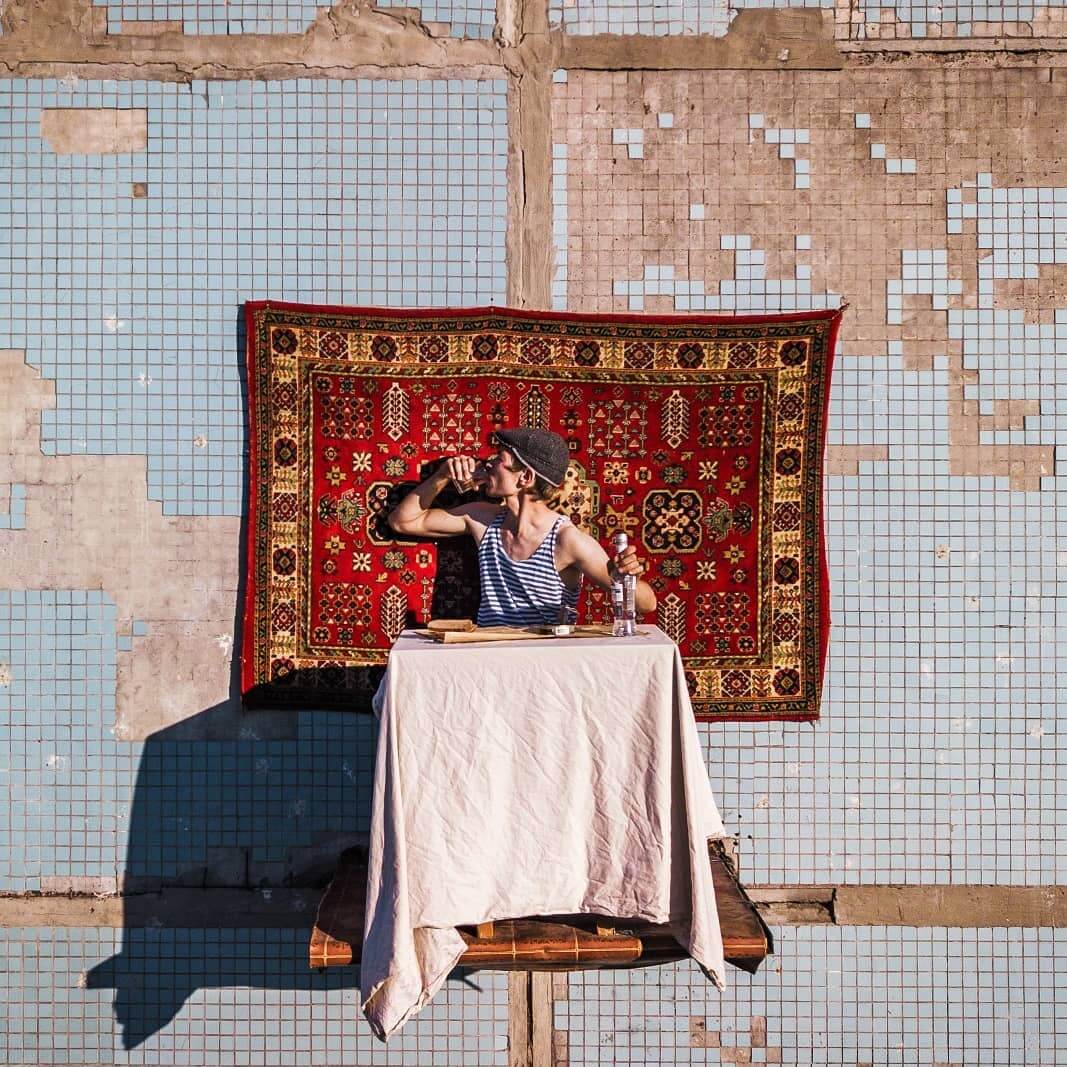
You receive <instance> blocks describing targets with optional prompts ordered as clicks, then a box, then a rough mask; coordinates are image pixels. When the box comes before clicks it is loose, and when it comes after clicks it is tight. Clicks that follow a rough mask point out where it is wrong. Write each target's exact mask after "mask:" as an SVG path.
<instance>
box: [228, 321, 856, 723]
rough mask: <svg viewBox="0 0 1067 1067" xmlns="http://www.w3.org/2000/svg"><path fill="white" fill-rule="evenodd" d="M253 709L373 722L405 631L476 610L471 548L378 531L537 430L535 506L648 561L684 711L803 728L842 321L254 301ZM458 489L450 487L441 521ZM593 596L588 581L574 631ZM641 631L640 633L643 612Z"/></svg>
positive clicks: (819, 655)
mask: <svg viewBox="0 0 1067 1067" xmlns="http://www.w3.org/2000/svg"><path fill="white" fill-rule="evenodd" d="M246 316H247V331H248V373H249V404H250V442H249V448H250V452H249V455H250V472H249V474H250V477H249V485H250V514H249V536H248V583H247V590H246V604H245V620H244V622H245V625H244V647H243V652H242V662H243V675H242V683H243V684H242V688H243V690H244V693H245V697H246V699H247V700H249V701H250V702H257V703H281V704H290V705H299V704H313V705H315V706H318V707H331V706H332V707H347V708H355V709H360V710H367V709H369V701H370V696H371V694H372V693H373V692H374V689H375V688H376V687H377V683H378V680H379V678H380V677H381V673H382V671H383V670H384V664H385V661H386V658H387V655H388V650H389V647H390V646H391V644H392V642H393V640H394V639H395V638H396V636H397V635H398V634H399V633H400V631H401V630H402V629H404V628H405V627H406V626H413V625H419V624H422V623H424V622H425V621H427V620H428V619H430V618H438V617H453V616H473V615H474V613H475V612H476V610H477V605H478V570H477V559H476V555H475V546H474V545H473V543H471V542H470V541H469V539H467V538H450V539H446V540H442V541H436V542H435V541H420V540H417V539H411V538H405V537H400V536H398V535H397V534H396V533H394V531H393V530H392V529H391V528H390V527H389V525H388V523H387V522H386V518H385V517H386V515H387V514H388V512H389V510H390V509H391V508H392V507H394V506H395V505H396V503H398V502H399V500H400V499H401V498H402V497H403V496H404V495H405V494H406V493H407V492H409V491H410V490H411V489H412V488H413V487H414V486H415V485H416V484H418V482H419V481H421V480H422V479H424V478H425V477H427V476H428V475H429V474H430V473H431V472H432V470H433V469H434V467H435V466H436V465H437V464H438V463H439V462H440V461H441V460H442V459H443V458H446V457H448V456H452V455H457V454H460V453H465V454H474V455H484V454H486V453H487V452H488V451H490V450H491V448H492V446H491V443H490V439H491V434H492V432H493V430H495V429H500V428H503V427H506V426H516V425H525V426H543V427H547V428H549V429H552V430H555V431H556V432H558V433H560V434H562V435H563V436H564V437H565V438H566V439H567V442H568V445H569V447H570V453H571V465H570V470H569V471H568V475H567V479H566V481H565V483H564V485H563V487H562V488H561V490H560V493H559V496H558V498H557V499H556V500H555V501H553V502H552V503H551V504H550V506H551V507H553V509H554V510H556V511H560V512H562V513H565V514H568V515H570V516H571V518H572V519H573V521H574V522H576V523H577V524H578V525H580V526H581V528H582V529H584V530H586V531H587V532H588V533H590V534H591V535H592V536H593V537H595V538H597V540H599V541H600V542H601V543H603V544H604V545H605V546H606V547H608V546H609V542H610V538H611V535H612V533H613V532H614V531H615V530H620V529H621V530H625V531H626V532H627V534H628V535H629V536H630V539H631V542H632V543H635V544H636V545H637V548H638V551H639V552H640V553H641V555H642V556H643V557H644V558H645V559H646V561H647V562H648V564H649V570H648V572H647V574H646V576H645V577H646V579H647V580H648V581H649V583H650V584H651V585H652V587H653V588H654V589H655V591H656V596H657V600H658V609H657V613H656V618H655V620H654V621H655V622H656V623H657V624H658V625H659V626H661V627H662V628H663V630H664V631H666V632H667V633H668V634H669V635H670V636H671V637H672V638H673V639H674V640H675V641H676V642H677V643H678V645H679V647H680V649H681V651H682V656H683V660H684V663H685V666H686V678H687V681H688V684H689V689H690V693H691V695H692V698H693V702H694V705H695V709H696V711H697V714H698V716H700V717H704V718H715V719H811V718H814V717H816V716H817V714H818V705H819V691H820V686H821V678H822V668H823V660H824V657H825V648H826V638H827V633H828V619H827V606H828V603H827V602H828V591H827V584H826V574H825V563H824V552H823V543H822V488H821V487H822V450H823V438H824V432H825V420H826V402H827V392H828V383H829V374H830V366H831V361H832V354H833V343H834V339H835V336H836V332H837V326H838V323H839V321H840V312H809V313H804V314H793V315H779V316H769V317H763V318H760V319H752V318H726V317H712V316H700V317H685V318H683V317H680V316H672V317H669V318H655V317H646V316H635V315H620V316H611V317H608V316H594V315H586V316H582V315H561V314H555V313H531V312H516V311H509V310H504V309H494V308H490V309H476V310H473V311H452V312H422V311H419V312H410V311H407V312H405V311H396V312H393V311H385V310H381V309H344V308H318V307H313V306H304V305H295V304H280V303H274V302H257V303H250V304H249V305H247V308H246ZM467 499H473V497H460V496H458V495H456V494H455V493H454V492H453V491H452V490H451V489H450V490H448V491H446V493H444V494H442V495H441V496H440V497H438V500H437V502H436V504H437V506H440V507H449V506H453V505H455V504H458V503H461V502H464V501H465V500H467ZM609 614H610V609H609V604H608V598H607V597H606V595H605V594H603V593H602V592H601V591H600V590H599V589H595V588H594V587H591V586H590V584H589V583H586V589H585V591H584V593H583V597H582V603H581V605H580V606H579V618H580V620H581V621H603V620H604V619H606V618H607V617H608V616H609ZM646 621H649V622H651V621H653V620H652V619H651V618H649V619H647V620H646Z"/></svg>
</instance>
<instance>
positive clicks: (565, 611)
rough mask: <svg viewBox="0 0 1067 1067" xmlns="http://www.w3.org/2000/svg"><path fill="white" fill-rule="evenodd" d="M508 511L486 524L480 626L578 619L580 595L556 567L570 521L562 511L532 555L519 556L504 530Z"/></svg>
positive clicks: (480, 550)
mask: <svg viewBox="0 0 1067 1067" xmlns="http://www.w3.org/2000/svg"><path fill="white" fill-rule="evenodd" d="M506 515H507V512H506V511H504V510H502V511H501V512H500V514H499V515H498V516H497V517H496V518H495V519H494V520H493V521H492V522H491V523H490V524H489V526H487V527H486V530H485V533H484V534H483V535H482V540H481V543H480V544H479V545H478V573H479V575H480V577H481V582H482V602H481V605H480V606H479V608H478V619H477V622H478V625H479V626H533V625H536V624H542V625H544V624H549V623H556V622H569V623H574V622H577V621H578V597H579V596H580V594H581V591H582V585H581V580H580V579H579V583H578V588H577V589H568V588H567V586H566V585H564V584H563V579H562V578H560V576H559V571H557V570H556V533H557V531H558V530H559V528H560V527H561V526H562V525H563V524H564V523H565V522H570V519H568V518H567V517H566V516H565V515H560V516H559V517H558V518H557V519H556V521H555V522H554V523H553V524H552V529H551V530H549V531H548V533H547V534H545V538H544V540H543V541H542V542H541V543H540V544H539V545H538V546H537V551H536V552H534V554H533V555H532V556H530V558H529V559H523V560H514V559H512V558H511V557H510V556H509V555H508V554H507V553H506V552H505V551H504V543H503V542H502V541H501V539H500V530H501V527H502V526H503V524H504V517H505V516H506Z"/></svg>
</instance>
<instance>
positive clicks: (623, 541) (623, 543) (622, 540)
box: [611, 530, 630, 552]
mask: <svg viewBox="0 0 1067 1067" xmlns="http://www.w3.org/2000/svg"><path fill="white" fill-rule="evenodd" d="M611 543H612V544H613V545H614V546H615V551H616V552H623V551H625V550H626V549H627V548H628V547H629V545H630V539H629V537H627V536H626V534H625V533H624V532H623V531H622V530H620V531H619V532H618V533H617V534H616V535H615V536H614V537H613V538H612V539H611Z"/></svg>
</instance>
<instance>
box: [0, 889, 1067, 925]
mask: <svg viewBox="0 0 1067 1067" xmlns="http://www.w3.org/2000/svg"><path fill="white" fill-rule="evenodd" d="M746 891H747V893H748V895H749V896H750V897H751V899H752V901H753V902H754V903H755V904H756V906H757V907H758V909H759V911H760V913H761V915H762V916H763V918H764V919H765V920H766V921H767V922H768V923H772V924H774V925H785V926H792V925H809V924H812V923H820V924H831V925H837V926H962V927H990V926H1029V927H1044V926H1049V927H1059V926H1067V886H985V885H977V886H966V885H964V886H885V885H871V886H753V887H748V888H747V889H746ZM321 895H322V890H321V889H317V888H300V889H291V888H277V889H274V888H265V889H164V890H162V891H160V892H157V893H140V894H130V893H127V894H125V895H111V896H108V895H104V894H99V895H93V894H91V893H80V894H65V895H58V894H53V895H49V894H42V893H8V894H3V895H0V928H4V927H23V926H56V927H62V926H71V927H78V926H101V927H116V928H118V927H123V926H129V927H142V926H166V927H186V926H191V927H196V928H202V927H204V928H206V927H210V928H223V929H231V928H238V929H239V928H242V927H250V926H251V927H273V928H292V927H300V928H304V927H306V928H308V929H309V930H310V927H311V923H312V921H313V919H314V916H315V910H316V908H317V905H318V901H319V898H320V896H321Z"/></svg>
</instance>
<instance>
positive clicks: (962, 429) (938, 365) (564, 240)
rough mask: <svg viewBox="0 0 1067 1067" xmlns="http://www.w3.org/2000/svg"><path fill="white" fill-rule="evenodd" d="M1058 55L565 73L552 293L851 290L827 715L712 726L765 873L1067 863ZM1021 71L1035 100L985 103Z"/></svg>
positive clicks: (728, 797) (782, 297) (715, 296)
mask: <svg viewBox="0 0 1067 1067" xmlns="http://www.w3.org/2000/svg"><path fill="white" fill-rule="evenodd" d="M1041 82H1042V75H1041V73H1039V72H1036V71H1028V72H1019V73H1016V74H1014V75H986V74H963V75H960V74H952V73H942V72H933V73H931V74H929V75H925V76H924V75H921V74H917V73H915V72H911V73H909V75H908V77H907V95H906V97H905V96H902V95H898V94H897V92H896V91H895V90H896V89H897V86H896V85H895V79H887V78H886V75H885V74H884V73H882V72H879V73H877V74H873V73H872V74H871V75H865V74H862V73H856V74H853V75H851V76H850V78H849V86H848V92H847V93H842V91H841V83H840V80H839V79H838V78H837V77H835V76H827V75H818V74H798V75H761V74H750V73H746V74H733V73H729V72H715V73H709V74H695V73H677V74H675V73H671V74H651V73H650V74H643V73H633V74H612V73H596V72H585V73H575V72H570V73H569V74H568V75H567V77H566V78H562V77H558V76H557V78H556V79H555V82H554V86H553V88H554V92H555V97H556V111H555V114H556V122H555V134H554V139H555V143H556V148H555V151H554V155H555V161H556V172H557V175H558V174H559V162H560V161H561V160H564V161H567V162H568V163H569V164H570V165H569V168H568V170H567V173H566V180H565V181H561V180H560V179H559V177H557V179H556V187H555V193H554V195H555V196H556V220H557V229H556V262H557V267H556V281H555V290H554V299H555V301H556V303H557V306H561V307H563V306H566V307H570V308H574V309H584V310H597V311H606V310H609V309H613V308H614V309H622V308H626V307H628V308H629V309H631V310H641V309H644V310H649V311H685V310H704V309H709V310H719V309H724V310H735V309H736V310H757V311H761V310H765V311H777V310H792V309H796V308H808V307H812V306H815V307H821V306H827V305H829V304H833V305H836V304H837V303H838V301H839V297H838V295H837V294H844V296H845V298H846V299H848V300H850V301H851V302H852V306H851V307H850V309H849V311H848V313H847V317H846V320H845V327H844V342H845V347H844V354H843V355H842V356H840V357H839V359H838V361H837V364H836V366H835V370H834V384H833V386H832V389H831V419H830V427H829V436H828V440H829V443H830V445H831V446H832V447H837V448H839V449H841V450H843V451H842V455H844V456H845V457H846V458H848V457H851V460H850V463H849V465H850V466H851V469H849V470H847V471H844V472H842V473H838V474H835V475H832V476H830V477H829V478H828V480H827V498H826V499H827V522H826V532H827V541H828V552H829V562H830V569H831V575H832V578H831V589H832V603H831V615H832V618H833V623H834V625H833V629H832V631H831V647H830V655H829V667H828V672H827V677H826V683H825V695H824V705H823V706H824V715H823V720H822V722H821V724H820V726H819V728H818V729H817V730H814V731H813V730H812V729H811V728H809V727H806V726H781V725H777V726H773V727H758V726H757V727H750V726H746V727H744V728H737V727H726V728H718V727H705V728H704V737H705V742H706V746H707V753H708V760H709V765H710V766H711V767H712V775H713V778H714V779H715V780H717V781H721V782H722V783H723V784H722V788H721V797H722V802H723V806H724V809H725V810H726V812H727V817H728V820H729V821H731V822H733V823H734V824H735V825H736V826H737V828H738V829H739V830H740V831H741V832H742V833H743V834H744V835H745V837H746V843H745V851H746V853H747V855H746V863H747V864H748V867H747V870H748V873H749V876H750V877H752V878H753V879H754V880H756V881H760V882H773V883H777V882H810V881H814V882H837V883H865V882H866V883H887V882H889V883H900V882H910V883H938V884H947V883H963V884H965V883H1006V884H1029V885H1039V884H1049V883H1055V882H1062V881H1063V880H1064V879H1065V878H1067V851H1065V850H1064V848H1063V846H1062V845H1061V844H1060V843H1059V842H1060V841H1061V840H1062V839H1063V829H1064V826H1065V819H1067V809H1065V807H1064V802H1063V794H1062V790H1061V788H1060V773H1061V772H1060V769H1059V755H1060V754H1061V752H1062V743H1061V736H1062V735H1061V734H1060V733H1059V726H1060V724H1061V723H1062V721H1063V720H1062V709H1063V708H1065V707H1067V699H1065V697H1067V692H1065V689H1064V683H1063V669H1064V666H1065V662H1067V661H1065V659H1064V653H1063V646H1062V637H1063V630H1062V620H1063V612H1064V604H1065V603H1067V601H1065V600H1064V599H1063V598H1064V592H1065V588H1064V585H1063V580H1062V573H1061V567H1062V562H1063V559H1064V558H1067V557H1065V555H1064V554H1065V550H1067V536H1065V531H1067V511H1065V508H1067V496H1065V495H1064V489H1063V485H1062V481H1061V478H1060V477H1057V476H1056V475H1057V473H1060V470H1059V469H1058V468H1056V467H1054V465H1053V460H1052V452H1053V449H1054V448H1055V446H1057V445H1058V444H1060V443H1061V442H1062V441H1063V440H1064V435H1065V432H1067V372H1065V371H1064V369H1063V368H1064V359H1063V356H1064V353H1065V352H1067V324H1061V323H1060V320H1061V318H1062V317H1063V316H1065V315H1067V310H1063V311H1061V310H1060V309H1059V307H1058V305H1057V289H1056V284H1055V282H1054V279H1053V276H1052V272H1051V268H1052V267H1053V266H1054V265H1055V264H1057V263H1059V262H1061V261H1065V260H1067V247H1065V246H1064V243H1063V236H1062V232H1063V227H1064V225H1065V224H1067V191H1065V190H1064V189H1062V188H1061V187H1060V186H1061V185H1062V184H1063V183H1064V182H1065V181H1067V174H1064V173H1063V172H1062V171H1061V170H1060V168H1059V162H1058V157H1057V155H1056V152H1055V148H1054V145H1055V144H1056V143H1057V139H1058V137H1059V136H1060V132H1059V131H1060V125H1061V121H1062V120H1061V115H1062V113H1063V103H1064V98H1063V92H1062V89H1060V88H1057V87H1056V84H1055V83H1054V84H1053V85H1052V86H1051V87H1049V86H1046V87H1045V88H1044V89H1042V90H1040V91H1039V86H1040V85H1041ZM899 88H900V89H903V80H902V81H901V83H900V86H899ZM1049 90H1051V91H1049ZM1031 93H1032V94H1033V95H1032V96H1031V95H1030V94H1031ZM1024 97H1025V98H1026V99H1029V100H1031V101H1033V105H1034V106H1033V110H1032V111H1031V114H1030V116H1029V118H1028V119H1027V120H1026V121H1025V124H1024V126H1023V128H1020V127H1019V125H1018V122H1019V120H1018V119H1017V118H1015V117H1013V118H1012V119H1010V120H1006V121H1005V123H1004V124H1003V126H1001V127H999V128H996V129H994V128H992V127H991V125H990V123H989V121H988V116H989V115H990V114H993V115H996V114H998V113H1001V109H1003V113H1005V114H1007V113H1009V112H1011V113H1012V114H1013V115H1014V114H1015V112H1014V111H1012V109H1013V107H1014V104H1015V102H1016V101H1017V100H1020V101H1021V99H1023V98H1024ZM916 113H921V114H922V115H923V116H924V121H923V125H922V131H923V132H922V136H921V137H919V136H918V127H917V126H916V125H915V124H914V119H913V115H914V114H916ZM620 133H624V134H625V135H626V136H625V138H620V136H619V135H620ZM785 134H788V135H789V136H788V138H786V137H784V135H785ZM635 142H638V143H639V144H640V146H641V152H640V153H635V152H634V151H632V147H633V145H634V143H635ZM887 145H888V146H889V147H888V149H887ZM1024 145H1027V146H1033V147H1028V148H1024V147H1023V146H1024ZM784 146H788V148H789V151H788V153H783V152H782V148H783V147H784ZM956 146H960V147H958V148H957V147H956ZM1040 146H1044V147H1043V148H1042V147H1040ZM887 152H888V153H890V156H888V157H887ZM889 158H893V159H897V160H898V161H899V160H900V159H901V158H904V159H905V160H906V161H907V162H909V163H910V164H912V166H909V167H908V168H906V169H904V168H899V167H898V168H893V169H889V168H887V167H886V166H885V163H886V162H888V159H889ZM994 160H996V165H997V167H998V173H997V174H996V175H995V176H994V175H993V174H992V171H991V167H992V165H993V161H994ZM802 161H803V162H804V163H805V164H806V166H805V167H804V169H803V173H804V174H805V175H806V176H808V177H809V178H810V184H807V183H805V184H804V185H803V186H798V185H797V178H798V176H799V174H800V173H801V172H800V171H799V170H798V169H797V167H798V165H799V164H800V163H801V162H802ZM609 171H610V172H611V173H612V175H613V181H612V183H611V184H610V186H604V185H603V184H602V183H601V182H600V181H599V176H600V175H602V174H604V173H606V172H609ZM1057 175H1058V177H1057ZM1009 185H1010V186H1011V188H1010V190H1009V189H1007V188H1005V186H1009ZM564 209H565V214H564V213H563V211H564ZM624 250H625V251H624ZM561 268H563V269H565V271H566V275H565V277H561V275H560V271H561ZM1060 300H1061V302H1065V303H1067V301H1062V298H1060ZM994 305H995V306H994ZM872 752H878V753H879V759H878V760H876V761H874V760H872V759H871V753H872ZM749 838H750V840H747V839H749Z"/></svg>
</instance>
